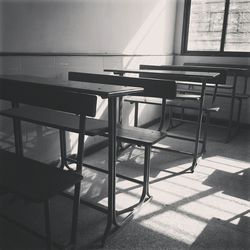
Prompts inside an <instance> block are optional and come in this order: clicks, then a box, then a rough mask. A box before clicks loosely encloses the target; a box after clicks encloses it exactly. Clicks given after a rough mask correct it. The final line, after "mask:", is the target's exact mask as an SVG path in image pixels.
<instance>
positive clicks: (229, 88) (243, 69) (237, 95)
mask: <svg viewBox="0 0 250 250" xmlns="http://www.w3.org/2000/svg"><path fill="white" fill-rule="evenodd" d="M184 65H187V66H196V67H208V68H218V69H226V70H227V76H231V77H233V83H232V84H225V85H222V86H218V90H220V91H218V92H217V95H216V96H217V97H222V98H228V99H230V109H229V114H228V125H227V126H226V127H227V136H226V142H229V141H230V140H231V139H232V138H233V135H232V130H233V123H235V124H236V132H237V131H238V129H239V127H240V119H241V109H242V102H243V101H244V100H247V99H248V97H249V95H248V94H247V80H248V78H249V76H250V66H247V65H233V64H215V63H184ZM239 77H242V78H244V79H245V80H244V84H243V88H242V91H241V92H239V90H237V85H238V78H239ZM211 87H212V86H211ZM211 92H212V91H211V90H210V91H207V92H206V95H211ZM187 93H195V90H191V92H190V91H189V92H187ZM235 100H238V103H239V104H238V109H237V112H236V119H235V121H234V110H235ZM235 134H236V133H235Z"/></svg>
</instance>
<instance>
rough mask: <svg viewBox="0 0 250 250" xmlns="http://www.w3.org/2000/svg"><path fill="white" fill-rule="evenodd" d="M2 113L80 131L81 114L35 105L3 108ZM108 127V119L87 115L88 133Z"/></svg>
mask: <svg viewBox="0 0 250 250" xmlns="http://www.w3.org/2000/svg"><path fill="white" fill-rule="evenodd" d="M0 114H1V115H4V116H8V117H15V118H18V119H21V120H24V121H27V122H33V123H37V124H40V125H43V126H48V127H52V128H57V129H62V130H66V131H70V132H75V133H79V116H77V115H74V114H72V113H67V112H61V111H57V110H52V109H47V108H40V107H34V106H23V107H19V108H12V109H8V110H2V111H0ZM107 129H108V123H107V121H105V120H101V119H95V118H92V117H87V119H86V134H87V135H91V136H94V135H100V134H103V133H104V132H105V131H107Z"/></svg>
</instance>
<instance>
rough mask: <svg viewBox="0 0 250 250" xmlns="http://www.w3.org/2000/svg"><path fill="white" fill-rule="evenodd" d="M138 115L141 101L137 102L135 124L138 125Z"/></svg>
mask: <svg viewBox="0 0 250 250" xmlns="http://www.w3.org/2000/svg"><path fill="white" fill-rule="evenodd" d="M138 115H139V103H138V102H135V117H134V126H135V127H138Z"/></svg>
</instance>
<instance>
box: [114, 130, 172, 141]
mask: <svg viewBox="0 0 250 250" xmlns="http://www.w3.org/2000/svg"><path fill="white" fill-rule="evenodd" d="M166 136H167V133H164V132H161V131H157V130H152V129H145V128H139V127H130V126H122V127H118V129H117V137H118V138H119V139H121V140H122V141H125V142H129V143H136V144H137V145H153V144H155V143H157V142H158V141H160V140H161V139H163V138H164V137H166Z"/></svg>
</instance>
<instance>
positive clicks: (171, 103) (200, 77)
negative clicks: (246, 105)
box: [104, 66, 225, 169]
mask: <svg viewBox="0 0 250 250" xmlns="http://www.w3.org/2000/svg"><path fill="white" fill-rule="evenodd" d="M104 71H105V72H113V73H114V74H117V75H120V76H124V75H125V74H138V75H139V77H147V78H152V79H169V78H170V79H181V80H184V79H188V80H189V82H186V83H184V82H181V84H184V85H186V86H189V87H190V86H193V85H199V86H201V85H204V83H202V84H201V83H200V82H204V79H205V77H206V79H209V80H210V81H211V82H212V81H214V79H216V80H217V81H219V80H222V79H223V78H222V76H221V75H220V74H223V76H224V74H225V72H224V71H223V70H216V73H217V74H216V73H214V72H211V73H210V72H208V73H205V74H204V71H202V70H198V73H197V72H192V71H194V67H184V66H169V70H168V71H165V70H131V69H128V70H127V69H121V70H120V69H105V70H104ZM215 75H216V77H214V76H215ZM193 81H197V82H193ZM176 82H178V81H176ZM216 84H217V82H216ZM204 90H205V88H204V87H203V91H202V92H201V93H199V94H186V93H184V94H183V93H181V92H179V93H178V92H177V94H176V98H175V100H166V99H165V100H164V102H163V100H160V99H157V98H149V97H143V98H142V97H140V96H136V97H134V96H129V97H126V98H125V101H128V102H130V103H134V104H135V119H134V121H135V122H134V125H135V126H138V106H139V103H144V104H145V103H147V104H154V105H161V107H162V112H161V121H160V125H159V130H161V129H162V128H163V126H164V122H165V113H166V106H168V107H170V112H169V118H170V122H169V123H168V128H167V130H169V129H170V128H171V127H173V125H172V124H173V122H172V121H173V120H174V119H175V118H173V115H172V112H171V109H172V107H182V108H183V107H184V106H185V107H186V108H190V109H192V110H198V111H199V116H198V127H197V131H196V137H195V138H192V137H187V136H181V135H179V136H177V135H172V134H169V133H168V136H169V137H174V138H176V139H183V140H188V141H194V142H195V149H194V153H190V152H182V151H178V150H173V151H175V152H180V153H187V154H188V155H193V164H192V165H193V167H194V166H196V164H197V157H198V156H201V155H202V154H203V153H205V151H206V139H207V132H206V131H207V126H208V122H209V114H210V112H217V111H218V110H219V108H218V107H214V106H209V107H206V106H204V108H203V113H205V114H206V123H205V126H206V127H205V133H204V136H203V139H202V140H201V139H200V127H201V125H200V124H201V122H200V120H201V117H202V114H201V113H202V111H200V108H201V103H203V97H202V96H204V94H203V93H204ZM177 100H178V101H177ZM179 100H182V101H181V102H180V101H179ZM191 100H192V101H196V102H193V103H190V101H191ZM189 122H190V121H189ZM198 143H201V144H202V148H201V150H200V152H198V147H199V146H198ZM192 169H193V168H192Z"/></svg>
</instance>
